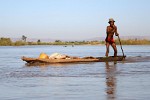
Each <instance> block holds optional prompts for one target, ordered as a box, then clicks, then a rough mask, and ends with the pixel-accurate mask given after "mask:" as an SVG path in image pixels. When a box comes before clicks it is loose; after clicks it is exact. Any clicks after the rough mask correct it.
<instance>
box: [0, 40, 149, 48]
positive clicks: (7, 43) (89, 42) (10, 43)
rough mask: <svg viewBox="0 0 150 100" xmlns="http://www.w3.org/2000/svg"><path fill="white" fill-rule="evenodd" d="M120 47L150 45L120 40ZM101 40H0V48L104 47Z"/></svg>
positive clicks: (140, 41)
mask: <svg viewBox="0 0 150 100" xmlns="http://www.w3.org/2000/svg"><path fill="white" fill-rule="evenodd" d="M115 42H116V44H119V41H118V39H116V40H115ZM121 43H122V45H150V40H149V39H137V38H135V39H121ZM104 44H105V41H104V39H103V40H99V41H98V40H87V41H85V40H84V41H61V40H55V41H53V42H43V41H41V40H40V39H38V40H37V41H34V42H32V41H26V39H25V40H24V39H20V40H17V41H12V39H11V38H0V46H24V45H72V46H74V45H104Z"/></svg>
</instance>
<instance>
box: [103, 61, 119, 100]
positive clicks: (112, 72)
mask: <svg viewBox="0 0 150 100" xmlns="http://www.w3.org/2000/svg"><path fill="white" fill-rule="evenodd" d="M115 64H116V62H114V64H112V65H110V62H106V66H105V70H106V94H107V99H108V100H115V99H116V85H117V84H116V66H115Z"/></svg>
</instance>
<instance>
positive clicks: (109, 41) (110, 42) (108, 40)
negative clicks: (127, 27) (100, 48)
mask: <svg viewBox="0 0 150 100" xmlns="http://www.w3.org/2000/svg"><path fill="white" fill-rule="evenodd" d="M105 41H106V42H108V43H109V44H113V43H115V41H114V39H113V37H107V38H106V39H105Z"/></svg>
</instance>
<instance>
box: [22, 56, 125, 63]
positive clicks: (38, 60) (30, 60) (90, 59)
mask: <svg viewBox="0 0 150 100" xmlns="http://www.w3.org/2000/svg"><path fill="white" fill-rule="evenodd" d="M125 57H126V56H117V57H113V56H109V57H83V58H74V59H73V58H72V59H44V58H30V57H22V60H23V61H26V62H27V63H28V64H35V63H45V64H54V63H77V62H79V63H80V62H110V61H122V60H124V59H125Z"/></svg>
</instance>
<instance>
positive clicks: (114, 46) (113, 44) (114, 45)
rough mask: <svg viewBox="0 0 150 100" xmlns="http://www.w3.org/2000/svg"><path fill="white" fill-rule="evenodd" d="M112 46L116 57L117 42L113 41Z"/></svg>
mask: <svg viewBox="0 0 150 100" xmlns="http://www.w3.org/2000/svg"><path fill="white" fill-rule="evenodd" d="M111 46H112V48H113V49H114V57H117V47H116V44H115V43H112V45H111Z"/></svg>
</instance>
